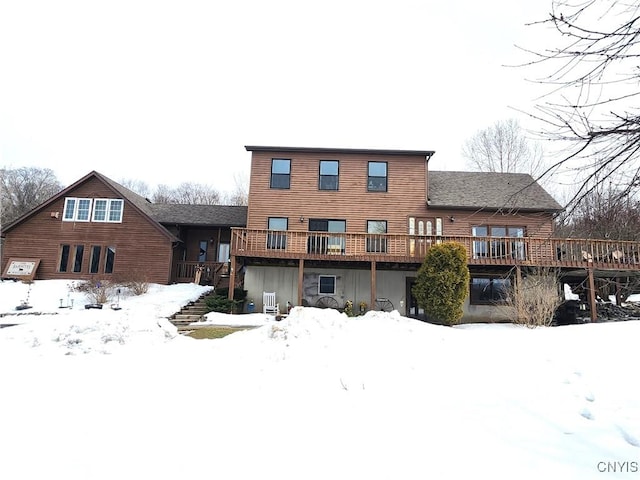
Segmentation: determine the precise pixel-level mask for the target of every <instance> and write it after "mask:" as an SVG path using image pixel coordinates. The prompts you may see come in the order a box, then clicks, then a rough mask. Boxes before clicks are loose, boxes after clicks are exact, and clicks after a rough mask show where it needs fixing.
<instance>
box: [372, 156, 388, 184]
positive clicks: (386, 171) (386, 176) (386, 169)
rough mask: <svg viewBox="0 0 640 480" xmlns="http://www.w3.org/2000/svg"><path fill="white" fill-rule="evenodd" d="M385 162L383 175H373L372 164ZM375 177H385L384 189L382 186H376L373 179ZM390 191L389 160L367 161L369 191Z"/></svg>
mask: <svg viewBox="0 0 640 480" xmlns="http://www.w3.org/2000/svg"><path fill="white" fill-rule="evenodd" d="M374 163H376V164H383V165H384V172H385V174H384V175H383V176H382V175H371V165H372V164H374ZM373 178H384V190H383V189H380V188H374V186H373V182H372V179H373ZM387 191H389V162H380V161H377V160H370V161H369V162H367V192H387Z"/></svg>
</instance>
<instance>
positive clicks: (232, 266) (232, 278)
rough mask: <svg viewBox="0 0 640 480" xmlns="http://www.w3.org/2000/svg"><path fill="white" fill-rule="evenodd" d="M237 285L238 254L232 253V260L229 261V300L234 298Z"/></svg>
mask: <svg viewBox="0 0 640 480" xmlns="http://www.w3.org/2000/svg"><path fill="white" fill-rule="evenodd" d="M235 285H236V256H235V255H231V260H230V262H229V294H228V295H227V298H228V299H229V300H233V291H234V289H235Z"/></svg>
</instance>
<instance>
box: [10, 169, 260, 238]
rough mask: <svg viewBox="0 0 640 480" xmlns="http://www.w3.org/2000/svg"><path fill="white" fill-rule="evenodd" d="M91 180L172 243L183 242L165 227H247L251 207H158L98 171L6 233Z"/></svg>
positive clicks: (60, 194)
mask: <svg viewBox="0 0 640 480" xmlns="http://www.w3.org/2000/svg"><path fill="white" fill-rule="evenodd" d="M91 178H97V179H99V180H100V181H102V182H103V183H104V184H105V185H106V186H107V187H109V188H110V189H111V190H113V192H114V194H116V195H117V196H118V197H120V198H123V199H124V200H126V201H127V202H128V203H129V204H130V205H132V206H133V208H135V209H137V210H139V211H140V212H141V213H142V214H143V215H144V216H145V217H147V219H148V220H149V222H151V224H152V225H153V226H154V227H155V228H157V229H158V230H159V231H161V232H162V233H163V234H164V235H166V236H167V237H169V238H170V239H171V240H172V241H176V242H178V241H180V240H179V239H178V238H177V237H176V236H175V235H173V234H172V233H171V232H170V231H169V230H167V229H166V228H165V227H164V225H163V224H173V225H175V224H181V225H208V226H229V227H236V226H239V227H244V226H245V225H246V221H247V207H244V206H228V205H178V204H155V203H151V201H150V200H148V199H147V198H144V197H143V196H141V195H138V194H137V193H135V192H134V191H132V190H129V189H128V188H126V187H124V186H122V185H120V184H119V183H117V182H114V181H113V180H111V179H110V178H108V177H105V176H104V175H102V174H101V173H98V172H96V171H95V170H94V171H92V172H90V173H88V174H87V175H85V176H84V177H82V178H81V179H80V180H78V181H76V182H74V183H73V184H71V185H69V186H68V187H67V188H64V189H63V190H61V191H60V192H58V193H57V194H56V195H54V196H53V197H51V198H49V199H48V200H46V201H45V202H43V203H42V204H41V205H39V206H37V207H36V208H34V209H33V210H31V211H29V212H27V213H26V214H24V215H22V216H21V217H20V218H17V219H16V220H14V221H13V222H11V223H9V224H8V225H3V228H2V234H5V233H6V232H7V231H9V230H11V229H12V228H14V227H15V226H17V225H18V224H20V223H22V222H24V221H25V220H27V219H28V218H30V217H31V216H32V215H35V214H36V213H37V212H40V211H42V210H45V209H46V208H47V207H48V206H49V205H51V204H52V203H54V202H56V201H58V200H59V199H60V198H64V197H65V196H67V195H68V194H69V192H71V191H73V190H74V189H76V188H77V187H78V186H79V185H81V184H83V183H85V182H87V181H88V180H90V179H91Z"/></svg>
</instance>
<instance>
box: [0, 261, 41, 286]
mask: <svg viewBox="0 0 640 480" xmlns="http://www.w3.org/2000/svg"><path fill="white" fill-rule="evenodd" d="M39 265H40V259H39V258H10V259H9V262H8V263H7V268H6V269H5V271H4V273H3V274H2V278H15V279H19V280H22V281H31V280H33V279H34V278H35V276H36V271H37V270H38V266H39Z"/></svg>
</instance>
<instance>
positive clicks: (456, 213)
mask: <svg viewBox="0 0 640 480" xmlns="http://www.w3.org/2000/svg"><path fill="white" fill-rule="evenodd" d="M428 217H431V218H436V217H439V218H442V234H443V235H450V236H466V235H471V228H472V227H473V226H476V225H489V226H495V227H499V226H511V227H525V235H526V236H528V237H534V238H550V237H551V236H552V235H553V216H552V214H551V213H548V212H531V213H530V212H523V213H516V214H501V213H496V212H483V211H469V210H439V209H430V210H429V214H428ZM451 217H453V221H451ZM434 228H435V227H434Z"/></svg>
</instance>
